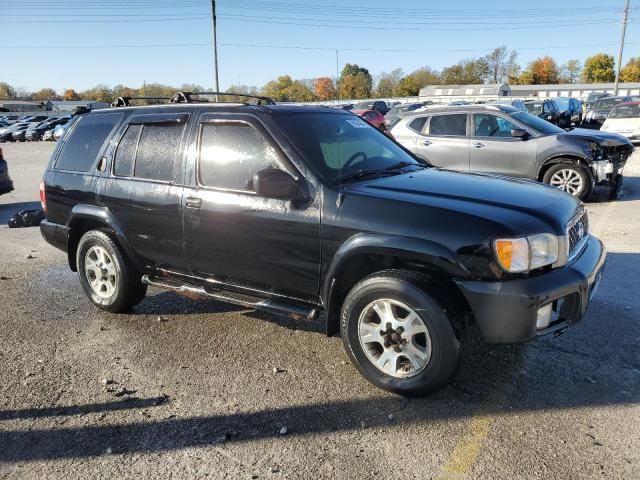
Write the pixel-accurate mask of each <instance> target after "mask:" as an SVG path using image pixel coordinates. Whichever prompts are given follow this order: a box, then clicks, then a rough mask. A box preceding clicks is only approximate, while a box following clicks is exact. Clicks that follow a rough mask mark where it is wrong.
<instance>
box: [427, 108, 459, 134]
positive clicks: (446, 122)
mask: <svg viewBox="0 0 640 480" xmlns="http://www.w3.org/2000/svg"><path fill="white" fill-rule="evenodd" d="M466 134H467V114H466V113H456V114H454V115H436V116H434V117H432V118H431V123H430V125H429V135H459V136H465V135H466Z"/></svg>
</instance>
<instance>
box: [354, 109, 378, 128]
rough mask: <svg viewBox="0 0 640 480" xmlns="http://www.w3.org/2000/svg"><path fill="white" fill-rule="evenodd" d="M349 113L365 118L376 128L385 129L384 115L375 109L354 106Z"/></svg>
mask: <svg viewBox="0 0 640 480" xmlns="http://www.w3.org/2000/svg"><path fill="white" fill-rule="evenodd" d="M351 113H353V114H355V115H357V116H359V117H360V118H363V119H365V120H366V121H367V122H369V123H370V124H371V125H373V126H374V127H376V128H377V129H378V130H382V131H384V130H385V129H386V125H385V123H384V116H383V115H382V114H381V113H380V112H379V111H377V110H358V109H355V108H354V109H353V110H351Z"/></svg>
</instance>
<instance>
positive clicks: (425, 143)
mask: <svg viewBox="0 0 640 480" xmlns="http://www.w3.org/2000/svg"><path fill="white" fill-rule="evenodd" d="M432 143H433V142H432V141H431V140H422V141H421V142H420V144H421V145H424V146H425V147H428V146H429V145H431V144H432Z"/></svg>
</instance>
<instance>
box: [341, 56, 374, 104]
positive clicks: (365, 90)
mask: <svg viewBox="0 0 640 480" xmlns="http://www.w3.org/2000/svg"><path fill="white" fill-rule="evenodd" d="M372 88H373V78H372V77H371V74H370V73H369V70H367V69H366V68H364V67H361V66H359V65H356V64H355V63H354V64H351V63H347V64H346V65H345V66H344V68H343V69H342V73H341V74H340V82H339V89H340V96H341V97H342V98H369V97H370V96H371V90H372Z"/></svg>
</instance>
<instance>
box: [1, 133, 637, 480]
mask: <svg viewBox="0 0 640 480" xmlns="http://www.w3.org/2000/svg"><path fill="white" fill-rule="evenodd" d="M2 147H3V149H4V151H5V157H6V158H7V160H8V162H9V168H10V172H11V175H12V177H13V178H14V181H15V185H16V191H15V192H13V193H11V194H9V195H4V196H2V197H0V223H1V224H2V225H3V226H2V227H0V252H2V253H1V260H0V305H1V308H0V478H2V479H4V478H21V479H22V478H83V479H84V478H122V477H126V478H162V479H169V478H234V479H235V478H240V479H242V478H246V479H250V478H261V479H262V478H292V479H293V478H305V479H306V478H332V479H333V478H376V479H392V478H393V479H396V478H415V479H425V478H452V479H462V478H467V479H471V478H491V479H495V478H504V479H513V478H544V479H571V478H621V479H630V478H638V477H640V353H639V352H640V349H639V343H640V295H639V294H638V287H639V285H640V152H636V154H635V155H634V157H633V159H632V161H631V162H630V164H629V165H628V170H627V175H628V178H627V179H626V182H625V186H624V196H623V198H622V199H620V200H619V201H616V202H608V201H606V200H605V198H606V195H604V194H600V195H598V196H597V198H596V199H595V200H594V201H592V202H590V203H588V209H589V211H590V216H591V224H592V230H593V231H594V232H595V234H596V235H598V236H600V237H601V238H602V239H603V240H604V242H605V244H606V246H607V248H608V250H609V258H608V264H607V270H606V275H605V278H604V280H603V282H602V284H601V286H600V290H599V291H598V294H597V295H596V297H595V299H594V301H593V303H592V305H591V307H590V311H589V313H588V315H587V317H586V318H585V319H584V320H583V321H582V322H581V323H580V324H578V325H577V326H576V327H575V328H573V329H571V330H570V331H568V332H566V333H565V334H564V335H562V336H560V337H558V338H548V337H545V338H543V339H540V340H538V341H536V342H533V343H531V344H529V345H526V346H520V347H512V348H506V347H505V348H499V349H495V350H491V351H485V350H482V349H480V350H479V351H478V352H477V353H476V354H475V355H474V356H473V357H472V358H470V359H468V360H467V361H466V362H465V365H464V366H463V369H462V370H461V371H460V372H459V374H458V375H457V377H456V378H455V380H454V382H453V383H452V384H451V385H450V386H448V387H447V388H445V389H444V390H442V391H441V392H439V393H437V394H435V395H432V396H430V397H427V398H422V399H412V400H407V399H404V398H400V397H396V396H393V395H390V394H386V393H384V392H381V391H380V390H377V389H376V388H374V387H372V386H371V385H369V384H368V383H367V382H365V381H364V380H363V379H362V378H361V377H360V376H359V375H358V374H357V372H356V370H355V369H354V368H353V367H352V366H351V365H350V364H349V363H348V362H347V357H346V355H345V354H344V352H343V350H342V345H341V342H340V339H339V338H326V337H325V336H324V335H323V333H322V331H323V325H321V324H318V325H315V324H308V323H294V322H293V321H289V320H286V319H280V318H276V317H271V316H266V315H264V314H261V313H255V312H252V311H245V310H240V309H238V308H237V307H233V306H229V305H226V304H221V303H216V302H213V301H207V300H204V301H200V302H196V301H193V300H188V299H185V298H181V297H179V296H177V295H175V294H173V293H167V292H161V291H155V290H154V291H150V293H149V295H148V297H147V298H146V299H145V300H144V301H143V302H142V303H141V304H140V305H139V306H138V307H136V308H135V311H134V312H133V313H132V314H128V315H112V314H108V313H104V312H100V311H98V310H96V309H95V308H93V307H92V306H91V305H90V304H89V302H88V301H87V300H86V299H85V298H84V296H83V294H82V292H81V289H80V286H79V284H78V281H77V278H76V276H75V274H73V273H72V272H70V271H69V269H68V268H67V265H66V257H65V254H63V253H62V252H60V251H58V250H55V249H54V248H52V247H50V246H48V245H47V244H46V243H45V242H44V241H43V240H42V238H41V236H40V232H39V230H38V229H37V228H27V229H8V228H7V227H6V221H7V219H8V218H9V216H10V215H11V214H13V213H14V212H15V211H16V210H18V209H20V208H24V207H25V206H29V205H32V204H34V203H32V202H35V201H36V200H37V198H38V183H39V180H40V175H41V172H42V170H43V168H44V166H45V163H46V161H47V159H48V156H49V155H50V152H51V150H52V148H53V145H52V144H49V143H43V142H39V143H34V144H10V145H6V144H4V145H3V146H2ZM285 431H286V433H285V434H282V433H281V432H285Z"/></svg>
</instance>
